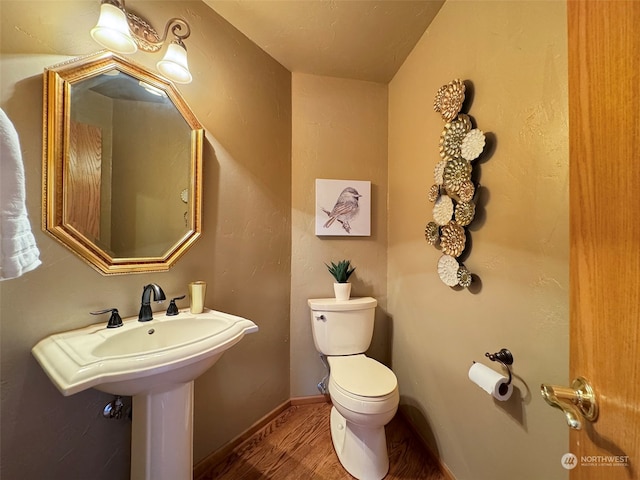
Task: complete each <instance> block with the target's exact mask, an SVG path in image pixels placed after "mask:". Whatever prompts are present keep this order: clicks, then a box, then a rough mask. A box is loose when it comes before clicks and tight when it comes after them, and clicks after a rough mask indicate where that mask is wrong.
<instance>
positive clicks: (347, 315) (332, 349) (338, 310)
mask: <svg viewBox="0 0 640 480" xmlns="http://www.w3.org/2000/svg"><path fill="white" fill-rule="evenodd" d="M308 304H309V308H310V309H311V330H312V332H313V342H314V343H315V345H316V350H318V352H320V353H322V354H324V355H353V354H358V353H364V352H365V351H366V350H367V349H368V348H369V345H370V344H371V338H372V337H373V323H374V318H375V309H376V305H377V304H378V302H377V300H376V299H375V298H371V297H362V298H352V299H350V300H345V301H339V300H336V299H335V298H316V299H310V300H309V301H308Z"/></svg>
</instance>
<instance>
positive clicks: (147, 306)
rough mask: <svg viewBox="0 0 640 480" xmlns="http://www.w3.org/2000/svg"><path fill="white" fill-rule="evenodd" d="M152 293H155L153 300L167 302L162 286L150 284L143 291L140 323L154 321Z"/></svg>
mask: <svg viewBox="0 0 640 480" xmlns="http://www.w3.org/2000/svg"><path fill="white" fill-rule="evenodd" d="M151 292H153V300H154V301H155V302H162V301H163V300H166V299H167V297H165V295H164V292H163V291H162V289H161V288H160V285H157V284H155V283H150V284H149V285H146V286H145V287H144V288H143V289H142V302H141V305H140V313H139V314H138V321H139V322H148V321H149V320H153V313H152V312H151Z"/></svg>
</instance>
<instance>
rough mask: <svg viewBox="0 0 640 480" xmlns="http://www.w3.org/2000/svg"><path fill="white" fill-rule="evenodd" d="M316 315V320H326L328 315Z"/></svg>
mask: <svg viewBox="0 0 640 480" xmlns="http://www.w3.org/2000/svg"><path fill="white" fill-rule="evenodd" d="M315 317H316V320H323V321H324V320H326V319H327V317H325V316H324V315H316V316H315Z"/></svg>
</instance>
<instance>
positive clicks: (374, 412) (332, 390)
mask: <svg viewBox="0 0 640 480" xmlns="http://www.w3.org/2000/svg"><path fill="white" fill-rule="evenodd" d="M308 303H309V307H311V323H312V331H313V341H314V343H315V345H316V349H317V350H318V351H319V352H320V353H321V354H323V355H325V356H326V357H327V361H328V364H329V395H330V396H331V401H332V403H333V408H332V409H331V439H332V440H333V446H334V448H335V450H336V453H337V455H338V459H339V460H340V463H342V466H343V467H344V468H345V469H346V470H347V472H349V473H350V474H351V475H353V476H354V477H356V478H357V479H359V480H380V479H382V478H383V477H384V476H385V475H386V474H387V472H388V471H389V456H388V454H387V441H386V437H385V433H384V426H385V425H386V424H387V423H389V421H390V420H391V419H392V418H393V416H394V415H395V414H396V411H397V410H398V402H399V401H400V395H399V393H398V381H397V379H396V376H395V375H394V373H393V372H392V371H391V370H390V369H388V368H387V367H385V366H384V365H383V364H381V363H379V362H377V361H376V360H374V359H372V358H368V357H367V356H365V355H364V352H365V351H366V350H367V349H368V348H369V344H370V343H371V338H372V337H373V323H374V313H375V308H376V305H377V303H378V302H377V301H376V299H375V298H371V297H364V298H352V299H351V300H346V301H338V300H336V299H335V298H319V299H310V300H309V301H308Z"/></svg>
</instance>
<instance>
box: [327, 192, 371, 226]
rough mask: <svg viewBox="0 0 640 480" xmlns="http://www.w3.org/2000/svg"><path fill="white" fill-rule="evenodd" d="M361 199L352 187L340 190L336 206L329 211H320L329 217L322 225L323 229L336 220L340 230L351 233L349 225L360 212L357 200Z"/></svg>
mask: <svg viewBox="0 0 640 480" xmlns="http://www.w3.org/2000/svg"><path fill="white" fill-rule="evenodd" d="M360 197H362V195H360V194H359V193H358V191H357V190H356V189H355V188H353V187H347V188H345V189H344V190H342V193H340V196H339V197H338V199H337V200H336V204H335V205H334V206H333V209H331V211H329V210H326V209H325V208H323V209H322V211H323V212H325V213H326V214H327V215H329V219H328V220H327V221H326V222H325V224H324V225H323V227H324V228H329V227H330V226H331V225H333V223H334V222H335V221H336V220H337V221H338V222H339V223H340V224H342V228H343V229H344V230H345V231H346V232H347V233H351V224H350V223H349V222H350V221H351V220H353V218H355V217H356V216H357V215H358V212H359V211H360V206H359V204H358V199H359V198H360Z"/></svg>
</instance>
